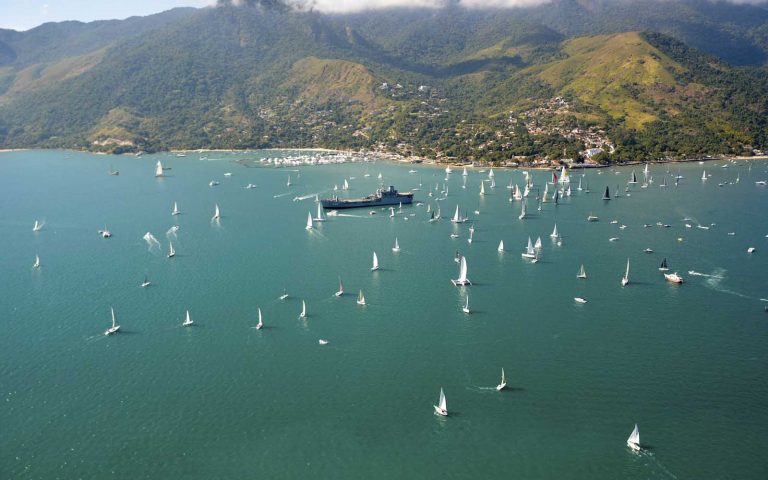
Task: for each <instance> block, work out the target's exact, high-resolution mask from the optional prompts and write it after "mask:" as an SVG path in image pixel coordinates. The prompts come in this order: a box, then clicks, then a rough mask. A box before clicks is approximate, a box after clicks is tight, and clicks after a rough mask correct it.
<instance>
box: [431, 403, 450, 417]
mask: <svg viewBox="0 0 768 480" xmlns="http://www.w3.org/2000/svg"><path fill="white" fill-rule="evenodd" d="M433 407H435V415H440V416H441V417H447V416H448V411H447V410H444V409H442V408H440V407H438V406H437V405H433Z"/></svg>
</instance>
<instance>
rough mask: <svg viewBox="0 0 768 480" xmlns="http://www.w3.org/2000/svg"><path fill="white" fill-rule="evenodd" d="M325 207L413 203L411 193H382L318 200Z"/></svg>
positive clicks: (340, 207)
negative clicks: (363, 196) (369, 195)
mask: <svg viewBox="0 0 768 480" xmlns="http://www.w3.org/2000/svg"><path fill="white" fill-rule="evenodd" d="M320 203H321V204H322V205H323V208H325V209H332V210H341V209H344V208H362V207H368V208H371V207H383V206H389V205H400V204H403V205H408V204H410V203H413V193H396V194H394V195H383V196H380V197H379V196H377V197H374V198H358V199H349V200H342V199H336V198H332V199H323V200H321V201H320Z"/></svg>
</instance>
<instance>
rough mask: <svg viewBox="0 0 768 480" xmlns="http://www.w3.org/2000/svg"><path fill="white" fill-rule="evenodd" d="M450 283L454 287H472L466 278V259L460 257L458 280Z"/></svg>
mask: <svg viewBox="0 0 768 480" xmlns="http://www.w3.org/2000/svg"><path fill="white" fill-rule="evenodd" d="M451 282H452V283H453V284H454V285H456V286H459V285H467V284H469V285H472V282H470V281H469V279H468V278H467V257H463V256H462V257H461V260H460V261H459V278H457V279H456V280H451Z"/></svg>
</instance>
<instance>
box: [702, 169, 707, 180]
mask: <svg viewBox="0 0 768 480" xmlns="http://www.w3.org/2000/svg"><path fill="white" fill-rule="evenodd" d="M701 179H702V180H706V179H707V171H706V170H704V171H703V172H701Z"/></svg>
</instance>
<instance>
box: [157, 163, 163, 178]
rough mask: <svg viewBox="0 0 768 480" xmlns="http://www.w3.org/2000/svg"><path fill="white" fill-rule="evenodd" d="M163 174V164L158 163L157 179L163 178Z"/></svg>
mask: <svg viewBox="0 0 768 480" xmlns="http://www.w3.org/2000/svg"><path fill="white" fill-rule="evenodd" d="M162 176H164V174H163V164H162V163H160V160H158V161H157V165H155V177H162Z"/></svg>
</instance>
